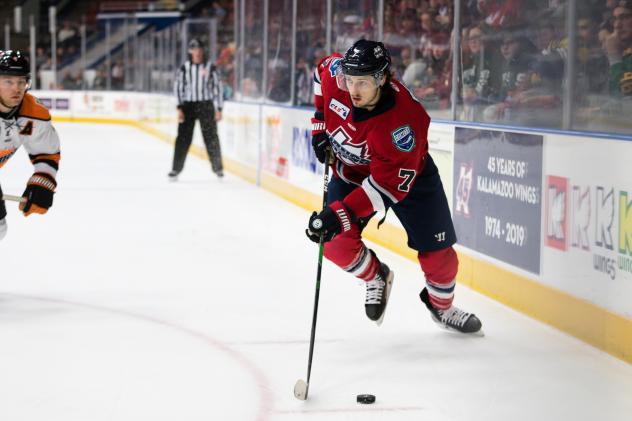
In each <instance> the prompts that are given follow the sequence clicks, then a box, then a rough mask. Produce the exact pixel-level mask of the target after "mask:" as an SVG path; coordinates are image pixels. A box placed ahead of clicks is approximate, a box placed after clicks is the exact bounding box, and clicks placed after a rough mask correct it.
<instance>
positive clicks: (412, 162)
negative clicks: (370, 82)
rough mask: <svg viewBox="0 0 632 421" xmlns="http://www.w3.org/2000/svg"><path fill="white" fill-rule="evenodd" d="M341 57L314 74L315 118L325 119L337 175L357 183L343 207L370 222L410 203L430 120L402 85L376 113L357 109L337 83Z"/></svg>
mask: <svg viewBox="0 0 632 421" xmlns="http://www.w3.org/2000/svg"><path fill="white" fill-rule="evenodd" d="M340 61H341V55H340V54H339V53H334V54H332V55H331V56H329V57H326V58H324V59H323V60H321V61H320V63H319V65H318V67H317V68H316V70H315V73H314V94H315V105H316V116H317V118H318V117H323V116H324V121H325V128H326V131H327V134H328V135H329V137H330V141H331V146H332V150H333V152H334V154H335V157H336V161H335V164H334V165H333V170H334V173H335V174H336V175H337V176H338V177H340V178H342V179H343V180H344V181H346V182H348V183H353V184H357V185H358V188H356V189H355V190H354V191H353V192H351V193H350V194H349V195H348V196H347V197H346V198H345V199H344V203H345V205H346V206H347V207H349V208H350V209H351V210H352V211H353V213H354V214H355V215H356V217H366V216H368V215H370V214H371V213H373V212H384V211H385V209H386V208H388V207H390V206H392V205H393V204H395V203H397V202H400V201H402V200H404V199H405V198H406V195H407V194H408V192H409V191H410V188H411V187H412V185H413V183H414V181H415V179H416V177H417V175H419V174H420V173H421V171H422V169H423V167H424V164H425V160H426V156H427V154H428V126H429V125H430V117H428V114H427V113H426V111H425V110H424V108H423V107H422V105H421V104H420V103H419V102H418V101H417V100H416V99H415V98H414V97H413V96H412V95H411V93H410V92H409V91H408V90H407V89H406V87H405V86H404V85H402V84H401V83H400V82H399V81H396V80H394V81H392V82H391V87H392V91H391V90H387V91H386V94H384V95H383V96H382V98H380V101H379V102H378V104H377V106H376V107H375V109H373V110H372V111H368V110H366V109H361V108H354V107H353V105H352V102H351V97H350V95H349V93H348V92H346V91H344V90H342V89H340V88H339V87H338V85H337V83H336V70H337V68H338V66H339V65H340Z"/></svg>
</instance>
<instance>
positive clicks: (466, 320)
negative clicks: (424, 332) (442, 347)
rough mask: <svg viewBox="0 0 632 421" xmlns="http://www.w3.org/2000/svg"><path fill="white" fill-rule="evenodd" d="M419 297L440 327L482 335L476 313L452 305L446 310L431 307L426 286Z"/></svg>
mask: <svg viewBox="0 0 632 421" xmlns="http://www.w3.org/2000/svg"><path fill="white" fill-rule="evenodd" d="M419 298H421V301H422V302H423V303H424V304H425V305H426V307H427V308H428V310H429V311H430V315H431V316H432V320H434V322H435V323H437V324H438V325H439V326H440V327H441V328H443V329H446V330H451V331H453V332H459V333H467V334H474V335H477V336H483V331H482V330H481V327H482V324H481V321H480V320H479V319H478V317H476V315H474V314H472V313H468V312H466V311H463V310H461V309H460V308H458V307H456V306H454V305H453V306H451V307H450V308H449V309H447V310H439V309H436V308H434V307H432V304H430V298H429V297H428V290H427V289H426V288H424V289H423V290H422V291H421V293H420V294H419Z"/></svg>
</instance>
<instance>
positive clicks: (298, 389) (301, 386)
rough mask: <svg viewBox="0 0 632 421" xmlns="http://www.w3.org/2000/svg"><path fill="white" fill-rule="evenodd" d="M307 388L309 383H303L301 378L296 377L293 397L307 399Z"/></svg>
mask: <svg viewBox="0 0 632 421" xmlns="http://www.w3.org/2000/svg"><path fill="white" fill-rule="evenodd" d="M308 388H309V385H308V384H307V383H305V382H304V381H303V380H302V379H298V380H297V381H296V384H295V385H294V397H295V398H296V399H299V400H302V401H305V400H307V389H308Z"/></svg>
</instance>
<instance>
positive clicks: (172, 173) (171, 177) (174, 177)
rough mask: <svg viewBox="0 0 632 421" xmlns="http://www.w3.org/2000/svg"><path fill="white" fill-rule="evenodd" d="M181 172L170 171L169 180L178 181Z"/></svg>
mask: <svg viewBox="0 0 632 421" xmlns="http://www.w3.org/2000/svg"><path fill="white" fill-rule="evenodd" d="M179 174H180V172H179V171H170V172H169V174H167V177H169V181H178V175H179Z"/></svg>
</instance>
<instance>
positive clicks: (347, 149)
mask: <svg viewBox="0 0 632 421" xmlns="http://www.w3.org/2000/svg"><path fill="white" fill-rule="evenodd" d="M331 147H332V149H333V150H334V153H335V154H336V157H338V159H340V160H341V161H342V162H344V163H345V164H347V165H368V164H370V163H371V160H370V159H369V152H368V147H367V144H366V140H363V141H362V142H357V143H354V140H353V138H352V137H351V136H349V134H348V133H347V132H346V131H345V129H343V128H342V127H338V128H337V129H336V130H334V131H333V133H332V134H331Z"/></svg>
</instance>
